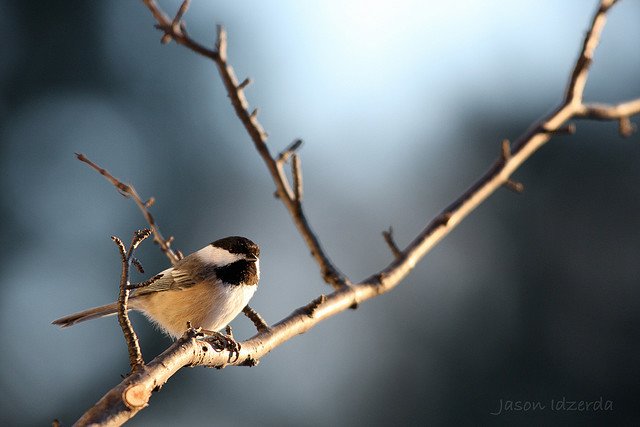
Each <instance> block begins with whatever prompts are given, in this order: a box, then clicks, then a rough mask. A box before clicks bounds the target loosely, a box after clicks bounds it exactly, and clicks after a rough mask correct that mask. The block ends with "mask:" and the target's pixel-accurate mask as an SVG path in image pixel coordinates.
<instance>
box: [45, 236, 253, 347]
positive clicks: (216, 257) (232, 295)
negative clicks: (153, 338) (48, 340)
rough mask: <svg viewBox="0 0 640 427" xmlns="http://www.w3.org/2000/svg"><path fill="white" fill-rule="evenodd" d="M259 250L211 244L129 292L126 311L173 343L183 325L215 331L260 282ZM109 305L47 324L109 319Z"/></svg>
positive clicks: (234, 239)
mask: <svg viewBox="0 0 640 427" xmlns="http://www.w3.org/2000/svg"><path fill="white" fill-rule="evenodd" d="M259 257H260V247H259V246H258V245H257V244H255V243H254V242H252V241H251V240H249V239H247V238H246V237H242V236H230V237H225V238H223V239H219V240H216V241H215V242H212V243H210V244H209V245H207V246H205V247H204V248H202V249H200V250H198V251H196V252H194V253H192V254H190V255H188V256H186V257H184V258H183V259H181V260H179V261H178V262H177V263H176V264H175V265H174V266H173V267H171V268H168V269H166V270H164V271H162V272H160V273H159V274H158V276H160V277H159V278H158V279H157V280H156V281H154V282H153V283H151V284H150V285H149V286H147V287H143V288H138V289H134V290H132V291H131V295H130V297H129V304H128V307H129V308H130V309H133V310H137V311H140V312H142V313H143V314H144V315H145V316H146V317H147V318H148V319H149V320H150V321H151V322H152V323H153V324H155V325H156V326H157V327H158V328H159V329H161V330H162V331H164V332H165V333H166V334H168V335H170V336H171V337H173V338H175V339H177V338H180V336H182V334H183V333H184V332H185V331H186V330H187V322H190V323H191V324H192V325H193V326H194V327H196V328H198V327H199V328H202V330H204V331H213V332H216V331H219V330H220V329H222V328H224V327H225V326H227V325H228V324H229V322H231V320H233V319H234V318H235V317H236V316H237V315H238V314H239V313H240V312H241V311H242V309H243V308H244V307H245V306H246V305H247V303H248V302H249V300H250V299H251V297H253V294H254V293H255V292H256V290H257V288H258V281H259V280H260V261H259ZM117 311H118V304H117V303H111V304H107V305H103V306H100V307H94V308H90V309H87V310H84V311H81V312H78V313H74V314H70V315H68V316H65V317H61V318H60V319H57V320H54V321H53V322H52V323H53V324H54V325H58V326H60V327H63V328H66V327H68V326H72V325H75V324H76V323H80V322H84V321H86V320H91V319H97V318H100V317H104V316H109V315H114V314H116V313H117Z"/></svg>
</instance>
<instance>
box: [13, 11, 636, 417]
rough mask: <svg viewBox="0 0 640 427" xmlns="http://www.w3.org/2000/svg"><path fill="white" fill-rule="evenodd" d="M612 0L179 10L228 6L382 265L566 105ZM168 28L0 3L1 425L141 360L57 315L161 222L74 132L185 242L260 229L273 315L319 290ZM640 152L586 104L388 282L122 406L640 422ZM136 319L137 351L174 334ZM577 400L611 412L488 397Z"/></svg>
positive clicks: (632, 45)
mask: <svg viewBox="0 0 640 427" xmlns="http://www.w3.org/2000/svg"><path fill="white" fill-rule="evenodd" d="M596 4H597V2H596V1H588V2H585V1H583V0H571V1H569V0H567V1H562V2H558V1H551V0H547V1H542V2H541V1H537V0H536V1H534V0H527V1H524V0H523V1H518V2H512V1H509V0H491V1H484V2H475V1H470V0H451V1H448V2H421V1H417V0H416V1H394V2H390V1H389V2H370V1H356V0H354V1H323V2H320V1H316V2H310V1H309V2H298V1H293V0H291V1H279V2H259V1H234V2H230V1H198V0H194V1H193V4H192V6H191V9H190V10H189V12H188V13H187V15H186V18H185V19H186V22H187V26H188V29H189V31H190V33H191V35H192V36H193V37H194V38H195V39H196V40H199V41H201V42H202V43H204V44H207V45H212V44H213V43H214V41H215V25H216V23H224V25H225V26H226V27H227V29H228V33H229V58H230V62H231V63H232V64H233V66H234V67H235V70H236V73H237V74H238V77H239V79H240V80H242V79H243V78H244V77H245V76H250V77H252V78H253V80H254V84H253V85H252V86H250V87H249V88H248V89H247V96H248V99H249V100H250V103H251V105H252V107H255V106H257V107H260V110H261V113H260V116H259V117H260V120H261V122H262V123H263V125H264V127H265V128H266V130H267V131H268V132H269V134H270V138H269V146H270V149H271V150H272V152H277V151H279V150H281V149H283V148H284V147H285V146H286V145H288V144H289V143H290V142H291V141H293V140H294V139H295V138H303V139H304V140H305V145H304V147H303V148H302V151H301V156H302V164H303V170H304V183H305V206H306V209H307V213H308V216H309V219H310V221H311V223H312V224H313V227H314V229H315V230H316V232H317V233H318V235H319V237H320V239H321V241H322V242H323V244H324V246H325V248H326V250H327V252H328V253H329V255H330V256H331V257H332V259H333V260H334V261H335V262H336V264H337V265H338V266H339V267H340V268H341V269H342V270H343V271H344V272H345V273H346V274H348V276H349V277H350V278H351V279H352V280H354V281H358V280H361V279H363V278H365V277H367V276H368V275H370V274H371V273H373V272H376V271H378V270H379V269H381V268H382V267H384V266H385V265H386V264H387V263H389V262H390V261H391V255H390V253H389V250H388V248H387V247H386V245H385V243H384V241H383V239H382V237H381V235H380V232H381V231H382V230H384V229H386V228H388V227H389V226H390V225H392V226H393V227H394V230H395V235H396V239H397V241H398V243H399V245H401V246H404V245H406V244H408V243H409V242H410V240H411V239H412V238H413V236H415V235H416V234H417V233H418V232H419V231H420V230H421V229H422V228H423V227H424V226H425V224H426V223H427V222H428V221H429V220H430V219H431V218H433V217H434V216H435V215H437V214H438V213H439V211H440V210H441V209H443V208H444V207H445V206H446V205H447V204H449V203H450V202H451V201H452V200H453V199H454V198H456V197H457V196H458V195H459V194H461V192H462V191H464V190H465V189H466V188H467V187H468V186H469V185H470V184H471V183H473V182H474V180H475V179H477V178H478V177H479V176H480V175H481V174H482V173H483V172H484V171H485V170H486V169H487V167H488V166H489V165H490V163H491V162H492V161H493V160H494V159H495V158H496V157H497V155H498V153H499V143H500V141H501V140H502V139H503V138H509V139H511V140H513V139H515V138H516V137H517V136H518V135H520V134H522V133H523V132H524V131H525V129H526V128H527V127H528V126H529V125H530V124H531V123H533V122H534V121H535V120H537V119H538V118H539V117H540V116H541V115H543V114H545V113H546V112H548V111H549V110H550V109H552V108H553V107H554V106H556V105H557V104H558V103H559V102H560V101H561V97H562V95H563V92H564V88H565V84H566V81H567V78H568V75H569V73H570V70H571V67H572V65H573V63H574V60H575V58H576V56H577V53H578V49H579V47H580V45H581V41H582V38H583V35H584V32H585V31H586V29H587V26H588V24H589V22H590V19H591V17H592V14H593V12H594V10H595V7H596ZM161 5H162V6H163V7H164V9H165V10H166V11H167V12H168V13H169V14H173V13H174V12H175V10H176V9H177V7H178V5H179V3H178V2H175V1H174V2H170V1H166V2H161ZM639 18H640V3H639V2H635V1H623V2H621V4H620V5H619V6H617V7H616V8H614V9H613V11H612V12H611V13H610V19H609V21H608V25H607V27H606V28H605V32H604V37H603V40H602V44H601V46H600V48H599V49H598V52H597V56H596V60H595V64H594V66H593V69H592V72H591V76H590V78H589V82H588V86H587V89H586V95H585V98H586V100H588V101H599V102H618V101H623V100H627V99H630V98H634V97H638V96H640V80H639V79H638V75H639V74H638V73H639V71H640V49H638V44H637V40H639V39H640V25H639V23H640V19H639ZM153 24H154V21H153V19H152V18H151V16H150V14H149V12H148V11H147V9H146V8H145V7H144V6H143V5H142V4H141V2H132V1H125V0H120V1H109V2H83V1H69V0H66V1H47V2H25V1H17V0H15V1H6V0H4V1H0V40H2V42H1V46H2V47H1V52H2V61H1V62H0V85H1V86H0V89H1V91H0V117H1V120H0V176H1V179H2V182H1V185H2V189H3V191H2V193H1V195H0V217H1V221H0V227H1V230H0V236H1V239H2V241H3V242H4V243H3V244H2V245H1V246H0V251H2V259H3V260H4V262H3V263H2V274H1V275H0V289H1V290H2V298H1V299H0V307H1V310H0V334H1V338H2V341H3V343H4V345H3V351H2V352H1V353H0V354H1V356H0V360H1V364H2V371H1V374H0V388H1V390H2V396H3V399H1V400H0V419H1V423H2V424H3V425H47V424H49V423H50V422H51V420H53V419H54V418H58V419H60V420H61V421H62V423H63V424H64V425H70V424H71V423H73V422H74V421H75V420H76V419H77V418H78V417H79V416H80V415H81V414H82V413H83V412H84V411H85V410H86V409H87V408H89V407H90V406H91V405H92V404H93V403H94V402H96V401H97V400H98V399H99V398H100V397H101V396H102V395H103V394H104V393H105V392H106V391H107V390H108V389H110V388H111V387H112V386H114V385H115V384H117V383H118V382H119V381H120V375H121V374H124V373H126V372H127V370H128V362H127V352H126V347H125V344H124V340H123V338H122V335H121V332H120V329H119V327H118V326H117V322H116V320H115V318H107V319H101V320H97V321H92V322H89V323H86V324H82V325H79V326H76V327H73V328H72V329H66V330H60V329H58V328H56V327H53V326H52V325H50V322H51V321H52V320H53V319H55V318H58V317H60V316H62V315H65V314H68V313H70V312H74V311H78V310H80V309H84V308H87V307H89V306H95V305H100V304H104V303H107V302H111V301H112V300H114V299H115V297H116V294H117V284H118V279H119V274H120V262H119V257H118V253H117V251H116V248H115V246H114V244H113V243H112V242H111V241H110V240H109V236H110V235H113V234H115V235H119V236H121V237H123V238H124V239H126V240H128V239H129V238H130V236H131V233H132V232H133V230H135V229H137V228H141V227H144V226H145V222H144V221H143V218H142V216H141V215H140V213H139V212H138V211H137V208H136V207H135V205H134V204H133V202H131V201H130V200H126V199H124V198H123V197H122V196H120V195H119V194H118V193H117V192H116V191H115V189H114V188H113V187H112V186H111V185H110V184H108V183H107V182H106V181H105V180H104V179H103V178H102V177H101V176H99V175H98V174H97V173H96V172H94V171H92V170H90V169H89V168H88V167H87V166H86V165H84V164H82V163H80V162H78V161H77V160H76V159H75V158H74V155H73V153H74V152H76V151H77V152H82V153H85V154H86V155H87V156H88V157H89V158H91V159H92V160H94V161H96V162H97V163H99V164H100V165H102V166H104V167H106V168H108V169H109V170H110V171H111V172H112V173H113V174H114V175H115V176H117V177H119V178H121V179H123V180H124V181H125V182H130V183H133V184H134V185H135V187H136V188H137V190H138V191H139V193H140V194H141V195H142V197H143V198H147V197H150V196H154V197H155V198H156V200H157V203H156V204H155V206H154V207H153V208H152V211H153V213H154V215H155V216H156V219H157V221H158V223H159V224H160V227H161V229H162V231H163V232H164V233H165V235H174V236H175V237H176V240H175V243H174V246H175V247H176V248H178V249H180V250H182V251H183V252H184V253H190V252H192V251H194V250H197V249H199V248H201V247H202V246H204V245H206V244H207V243H209V242H211V241H213V240H215V239H218V238H220V237H224V236H227V235H233V234H241V235H244V236H247V237H250V238H251V239H253V240H255V241H256V242H258V243H259V244H260V245H261V247H262V251H263V256H262V263H261V266H262V280H261V283H260V288H259V291H258V292H257V294H256V296H255V297H254V299H253V300H252V303H251V305H252V306H253V307H254V308H255V309H256V310H258V311H259V312H260V313H261V314H262V315H263V316H264V317H265V318H266V319H267V321H269V322H272V323H273V322H276V321H277V320H279V319H281V318H283V317H284V316H286V315H288V314H289V313H290V312H291V311H292V310H294V309H295V308H296V307H299V306H301V305H304V304H306V303H307V302H308V301H310V300H311V299H312V298H314V297H316V296H317V295H318V294H320V293H323V292H324V293H326V292H329V291H330V289H329V288H328V286H327V285H325V284H324V283H323V282H322V280H321V278H320V275H319V274H318V268H317V266H316V265H315V263H314V262H313V260H312V258H311V257H310V256H309V255H308V250H307V248H306V247H305V245H304V244H303V242H302V239H301V238H300V237H299V235H298V234H297V233H296V231H295V228H294V226H293V224H292V222H291V220H290V219H289V217H288V214H287V213H286V211H285V209H284V208H283V207H282V205H281V204H280V203H279V202H278V200H276V199H275V198H274V197H273V191H274V185H273V183H272V181H271V179H270V177H269V175H268V174H267V171H266V168H265V166H264V165H263V163H262V162H261V160H260V159H259V156H258V155H257V152H256V151H255V149H254V148H253V146H252V144H251V143H250V141H249V138H248V136H247V135H246V133H245V131H244V129H243V128H242V126H241V124H240V122H239V121H238V120H237V118H236V117H235V115H234V113H233V111H232V108H231V106H230V104H229V102H228V98H227V96H226V94H225V92H224V90H223V86H222V84H221V81H220V78H219V76H218V74H217V71H216V69H215V66H214V64H213V63H212V62H210V61H208V60H206V59H204V58H202V57H199V56H197V55H195V54H193V53H192V52H190V51H187V50H186V49H184V48H182V47H179V46H176V45H174V44H171V45H168V46H162V45H161V44H160V37H161V34H160V33H159V32H158V31H156V30H154V28H153ZM635 121H636V122H638V119H637V118H636V119H635ZM638 164H640V136H639V134H637V133H636V134H635V135H634V136H632V137H631V138H629V139H622V138H620V137H619V136H618V133H617V125H616V123H608V122H607V123H591V122H579V123H578V132H577V134H576V135H574V136H558V137H555V138H553V139H552V141H551V142H550V143H549V144H548V145H546V146H545V147H543V149H542V150H541V151H540V152H539V153H537V154H536V155H535V156H534V157H533V158H532V159H531V160H530V161H528V162H527V163H526V164H525V165H524V166H523V167H522V168H521V169H520V170H518V171H517V173H516V175H515V178H516V179H517V180H520V181H522V182H523V183H524V184H525V188H526V190H525V193H524V194H523V195H517V194H514V193H511V192H509V191H508V190H504V189H503V190H500V191H498V192H497V193H496V194H495V195H494V196H492V197H491V198H490V199H489V200H488V201H487V202H486V203H485V204H483V205H482V206H480V207H479V209H478V210H477V211H476V212H474V213H473V214H472V215H471V216H470V217H469V218H468V219H466V220H465V221H464V222H463V223H462V224H461V225H460V226H459V227H458V228H457V229H456V230H455V231H454V232H453V233H452V234H451V235H450V236H448V237H447V238H446V239H445V240H444V241H442V242H441V244H439V245H438V246H437V247H436V248H435V249H434V250H433V251H432V252H431V253H429V254H428V256H427V257H426V258H425V259H424V260H423V262H422V263H420V264H419V265H418V266H417V267H416V269H415V270H414V272H413V273H412V274H411V275H410V276H409V277H408V278H407V279H406V280H405V281H404V282H403V283H402V284H401V285H400V286H399V287H398V288H396V289H395V290H394V291H393V292H391V293H389V294H387V295H385V296H383V297H380V298H378V299H375V300H373V301H369V302H367V303H365V304H362V305H361V306H360V308H359V309H357V310H355V311H349V312H345V313H343V314H341V315H339V316H337V317H335V318H332V319H329V320H328V321H326V322H323V323H322V324H320V325H319V326H318V327H316V328H315V329H313V330H312V331H310V332H309V333H307V334H305V335H303V336H300V337H297V338H295V339H293V340H291V341H289V342H287V343H286V344H284V345H283V346H281V347H279V348H277V349H276V350H275V351H273V352H272V353H271V354H270V355H268V356H267V357H265V358H264V359H263V360H262V361H261V363H260V365H259V366H257V367H255V368H229V369H224V370H222V371H218V370H212V369H204V368H194V369H184V370H181V371H180V372H179V373H178V374H177V375H176V376H174V377H173V378H171V380H170V381H169V382H168V383H167V384H166V385H165V387H164V388H163V389H162V391H161V392H160V393H158V394H156V395H154V396H153V398H152V400H151V403H150V406H149V408H148V409H146V410H145V411H143V412H141V413H140V414H139V415H138V416H137V417H136V418H134V419H133V420H132V421H131V425H140V426H144V425H154V426H171V425H196V424H197V425H213V424H231V423H233V424H234V425H239V426H248V425H274V426H275V425H278V426H281V425H290V426H322V425H341V426H351V425H376V426H377V425H379V426H384V425H423V424H429V425H469V424H518V425H540V424H545V425H602V424H604V423H612V424H618V425H622V424H626V425H630V424H638V423H639V422H640V409H639V406H638V404H637V396H638V395H640V383H639V382H638V378H639V376H640V365H639V364H638V360H637V355H638V353H639V352H640V344H639V343H640V298H639V296H640V289H639V285H640V283H639V278H640V263H639V262H638V254H639V253H640V231H639V230H638V225H639V224H640V222H639V221H638V218H639V217H640V185H638V182H639V180H640V168H639V167H638ZM139 255H140V256H139V257H140V258H141V260H142V261H143V263H144V265H145V268H146V270H147V271H148V272H149V273H154V272H156V271H159V270H161V269H164V268H166V267H167V265H168V262H167V260H166V259H165V257H164V256H163V255H162V254H161V252H160V251H159V250H158V249H157V248H156V247H154V245H153V244H151V243H145V244H144V245H143V246H142V248H141V250H140V252H139ZM143 278H145V277H144V276H141V277H140V280H142V279H143ZM133 322H134V325H135V327H136V330H137V331H138V333H139V335H140V338H141V342H142V347H143V353H144V356H145V358H146V359H147V360H150V359H152V358H153V357H155V356H156V355H157V354H159V353H160V352H161V351H162V350H163V349H164V348H166V347H167V346H168V345H170V343H171V341H170V339H168V338H166V337H164V336H163V335H162V334H161V333H159V332H157V331H155V330H153V328H152V327H151V326H150V325H149V324H148V323H147V321H146V320H144V319H143V318H142V317H141V316H139V315H134V316H133ZM232 325H233V326H234V328H235V329H234V330H235V333H236V336H237V337H238V338H240V339H245V338H248V337H250V336H251V335H253V334H254V330H253V326H252V325H251V324H250V322H249V321H248V320H247V319H245V318H243V317H239V318H237V319H236V320H235V321H234V322H233V323H232ZM562 398H565V399H566V400H585V401H595V400H598V399H600V398H602V399H603V400H604V401H606V400H611V401H612V402H613V410H612V411H608V412H597V413H593V412H589V413H584V412H583V413H577V412H553V411H551V410H550V409H547V410H545V411H537V412H527V413H511V414H508V415H501V416H492V415H490V413H491V412H496V411H497V409H498V408H499V406H500V404H499V402H500V399H503V400H527V401H541V402H542V403H543V404H545V405H547V406H549V404H550V401H551V399H556V400H558V399H562Z"/></svg>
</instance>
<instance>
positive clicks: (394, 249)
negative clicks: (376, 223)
mask: <svg viewBox="0 0 640 427" xmlns="http://www.w3.org/2000/svg"><path fill="white" fill-rule="evenodd" d="M382 237H384V241H385V242H387V246H389V249H390V250H391V253H392V254H393V256H394V257H395V258H396V259H399V258H401V257H402V251H401V250H400V248H399V247H398V245H396V242H395V240H394V239H393V227H391V226H389V229H388V230H384V231H383V232H382Z"/></svg>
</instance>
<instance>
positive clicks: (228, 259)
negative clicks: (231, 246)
mask: <svg viewBox="0 0 640 427" xmlns="http://www.w3.org/2000/svg"><path fill="white" fill-rule="evenodd" d="M196 254H197V256H198V258H200V261H202V262H203V263H205V264H211V263H215V264H216V265H227V264H231V263H234V262H236V261H239V260H241V259H243V256H242V255H238V254H232V253H231V252H229V251H228V250H226V249H222V248H217V247H215V246H211V245H209V246H206V247H204V248H202V249H200V250H199V251H198V252H196Z"/></svg>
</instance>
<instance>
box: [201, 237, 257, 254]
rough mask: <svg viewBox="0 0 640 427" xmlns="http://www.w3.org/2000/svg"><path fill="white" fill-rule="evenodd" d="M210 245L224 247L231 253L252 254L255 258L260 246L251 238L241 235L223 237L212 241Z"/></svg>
mask: <svg viewBox="0 0 640 427" xmlns="http://www.w3.org/2000/svg"><path fill="white" fill-rule="evenodd" d="M211 246H216V247H218V248H221V249H226V250H228V251H229V252H231V253H232V254H243V255H248V256H250V255H253V256H255V257H256V258H257V257H259V256H260V247H259V246H258V245H256V244H255V243H253V242H252V241H251V240H249V239H247V238H246V237H242V236H229V237H225V238H224V239H219V240H216V241H215V242H212V243H211Z"/></svg>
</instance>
